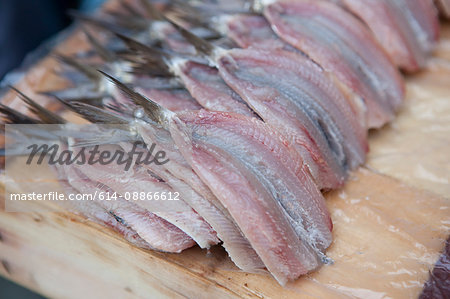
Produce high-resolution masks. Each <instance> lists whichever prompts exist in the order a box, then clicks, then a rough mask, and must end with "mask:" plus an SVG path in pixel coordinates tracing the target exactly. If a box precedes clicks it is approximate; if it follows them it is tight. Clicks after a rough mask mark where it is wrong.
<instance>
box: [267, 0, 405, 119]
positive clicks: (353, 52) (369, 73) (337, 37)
mask: <svg viewBox="0 0 450 299" xmlns="http://www.w3.org/2000/svg"><path fill="white" fill-rule="evenodd" d="M264 16H265V17H266V18H267V20H268V21H269V22H270V23H271V25H272V28H273V29H274V31H275V32H276V33H277V35H278V36H279V37H280V38H282V39H283V40H285V41H286V42H288V43H289V44H291V45H292V46H294V47H296V48H298V49H299V50H301V51H303V52H304V53H305V54H306V55H308V56H309V57H310V58H311V59H313V60H314V61H315V62H317V63H318V64H320V65H321V66H322V67H323V68H324V69H325V70H327V71H328V72H330V73H334V74H335V75H336V76H337V77H338V78H339V79H340V80H341V81H342V82H344V83H345V84H346V85H347V86H349V87H350V88H351V89H352V90H353V91H354V92H355V93H356V94H358V95H360V96H361V97H362V98H363V99H364V101H365V103H366V105H367V109H368V126H369V128H374V127H375V128H377V127H381V126H382V125H384V124H385V123H387V122H388V121H390V120H392V119H393V117H394V112H395V110H396V109H397V108H398V106H399V105H400V103H401V102H402V100H403V97H404V83H403V80H402V78H401V76H400V74H399V73H398V71H397V70H396V69H395V68H394V67H393V66H392V63H391V62H390V61H389V59H388V58H387V57H386V55H385V54H384V52H383V50H382V49H381V48H380V46H379V45H378V44H377V42H376V41H375V40H374V38H373V37H372V35H371V34H370V32H369V31H368V30H367V29H366V28H364V26H363V25H362V24H361V23H360V22H359V21H358V20H357V19H356V18H355V17H354V16H352V15H351V14H349V13H347V12H345V11H344V10H343V9H341V8H339V7H338V6H337V5H335V4H333V3H329V2H324V1H308V0H302V1H294V2H284V1H279V2H275V3H273V4H270V5H268V6H266V7H265V8H264Z"/></svg>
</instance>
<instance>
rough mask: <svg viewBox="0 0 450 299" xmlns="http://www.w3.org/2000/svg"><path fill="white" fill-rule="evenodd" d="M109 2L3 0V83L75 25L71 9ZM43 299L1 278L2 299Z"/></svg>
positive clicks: (0, 34) (0, 43)
mask: <svg viewBox="0 0 450 299" xmlns="http://www.w3.org/2000/svg"><path fill="white" fill-rule="evenodd" d="M104 1H105V0H0V81H1V80H2V79H3V78H4V76H5V74H7V73H8V72H9V71H11V70H13V69H15V68H17V67H19V66H20V65H21V64H22V62H23V60H24V58H25V57H26V55H27V54H28V53H30V52H31V51H33V50H35V49H36V48H37V47H38V46H39V45H40V44H42V43H43V42H44V41H46V40H48V39H49V38H51V37H53V36H55V35H56V34H57V33H58V32H59V31H61V30H63V29H64V28H66V27H67V26H69V25H70V24H71V22H72V20H71V18H70V17H69V16H68V15H67V11H68V10H69V9H77V10H81V11H85V12H89V11H93V10H95V9H96V8H98V7H99V6H100V5H101V4H102V2H104ZM9 298H11V299H16V298H20V299H42V298H43V297H41V296H40V295H38V294H35V293H33V292H31V291H29V290H27V289H24V288H22V287H21V286H19V285H17V284H15V283H12V282H10V281H8V280H6V279H4V278H1V277H0V299H9Z"/></svg>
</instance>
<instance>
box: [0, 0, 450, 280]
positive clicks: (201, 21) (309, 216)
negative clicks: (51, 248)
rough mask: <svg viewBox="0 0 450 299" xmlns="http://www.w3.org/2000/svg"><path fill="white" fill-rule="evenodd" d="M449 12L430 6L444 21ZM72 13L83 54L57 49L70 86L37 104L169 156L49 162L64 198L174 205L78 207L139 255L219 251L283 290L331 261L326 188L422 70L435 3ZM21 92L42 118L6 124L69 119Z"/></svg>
mask: <svg viewBox="0 0 450 299" xmlns="http://www.w3.org/2000/svg"><path fill="white" fill-rule="evenodd" d="M449 6H450V5H449V2H448V1H445V0H441V1H439V3H438V7H439V8H440V9H441V10H442V12H443V14H444V15H445V14H447V15H448V12H449ZM74 16H75V17H76V18H78V19H80V20H81V21H83V22H84V23H85V24H86V25H88V26H89V28H87V29H86V30H85V36H86V39H87V41H89V43H90V44H91V46H92V47H91V48H92V49H91V50H90V51H87V52H83V53H78V54H77V55H76V56H72V57H68V56H64V55H61V54H55V57H56V58H57V59H58V60H60V61H61V62H62V64H63V65H64V67H63V69H62V70H59V74H60V75H61V76H64V77H66V78H67V79H69V80H70V81H71V82H72V83H73V84H72V86H71V87H70V88H67V89H64V90H58V91H47V92H45V94H47V95H50V96H53V97H55V98H56V99H58V100H59V101H60V102H61V103H63V104H64V107H66V108H68V109H70V110H72V111H75V112H76V113H78V114H79V115H81V116H82V117H84V118H85V119H86V120H88V121H89V122H92V123H106V124H122V125H123V126H125V127H126V128H132V130H125V131H124V132H123V134H124V135H125V138H123V139H121V140H119V141H118V142H114V144H108V141H106V142H105V140H104V139H102V140H101V141H100V140H99V142H98V144H100V147H101V148H102V149H104V150H109V151H114V150H117V149H122V150H125V151H126V150H129V149H130V148H131V147H132V144H133V142H135V141H140V142H141V144H142V145H141V146H140V147H139V150H140V151H141V152H142V153H148V152H151V151H152V150H154V147H156V148H158V149H160V150H162V151H164V152H165V153H166V155H167V157H168V162H167V163H165V164H161V165H156V164H150V165H142V164H139V163H137V162H136V163H135V164H134V165H133V167H132V168H131V169H130V170H128V171H124V170H123V167H119V166H118V165H101V166H98V165H95V166H93V165H64V166H59V167H55V171H56V172H57V174H58V177H59V178H60V180H61V183H62V184H63V186H64V187H65V189H66V190H67V192H70V193H92V192H95V191H96V190H98V191H105V190H106V191H111V192H117V193H120V194H121V193H126V192H127V191H136V192H146V191H154V192H178V193H179V194H180V195H181V196H180V197H181V200H179V201H176V202H171V203H170V205H167V206H166V207H164V203H162V201H159V202H158V203H155V202H151V201H128V200H126V199H124V198H117V200H115V201H95V202H89V203H83V202H72V203H71V204H72V207H71V208H72V209H73V210H75V211H77V212H79V213H81V214H83V215H85V216H86V217H88V218H89V219H91V220H93V221H96V222H98V223H101V224H103V225H106V226H108V227H112V228H113V229H115V230H116V231H118V232H119V233H121V234H122V235H123V236H124V237H125V238H126V239H127V240H128V241H130V242H131V243H133V244H135V245H137V246H139V247H143V248H148V249H154V250H160V251H164V252H181V251H182V250H184V249H187V248H189V247H192V246H194V245H195V244H198V245H199V246H200V247H201V248H209V247H211V246H213V245H216V244H219V243H220V244H222V246H223V247H224V248H225V249H226V251H227V252H228V254H229V256H230V258H231V259H232V260H233V262H234V263H235V264H236V265H237V266H238V267H239V268H240V269H242V270H244V271H248V272H258V271H261V270H264V269H267V270H268V271H269V272H270V273H271V274H272V275H273V276H274V277H275V278H276V279H277V281H278V282H279V283H280V284H285V283H286V282H287V281H291V280H294V279H296V278H298V277H299V276H300V275H302V274H305V273H308V272H309V271H312V270H314V269H317V268H318V267H320V265H322V264H323V263H327V262H329V259H328V258H327V257H326V255H325V251H326V249H327V248H328V247H329V246H330V244H331V242H332V228H333V225H332V221H331V218H330V214H329V211H328V210H327V207H326V204H325V200H324V197H323V195H322V193H321V191H323V190H331V189H336V188H339V187H340V186H342V184H343V183H344V182H345V179H346V178H347V176H348V173H349V171H351V170H353V169H355V168H357V167H358V166H359V165H361V164H363V163H364V161H365V157H366V153H367V151H368V143H367V131H368V129H371V128H380V127H382V126H383V125H385V124H386V123H387V122H389V121H391V120H392V119H393V118H394V117H395V113H396V111H397V110H398V109H399V107H400V105H401V104H402V101H403V98H404V93H405V87H404V82H403V77H402V75H401V73H400V70H402V71H405V72H415V71H418V70H419V69H421V68H422V67H423V66H424V64H425V61H426V58H427V57H428V56H429V55H430V54H431V53H432V51H433V48H434V46H435V45H436V42H437V41H438V38H439V20H438V15H437V8H436V6H435V5H434V3H433V1H432V0H417V1H409V0H392V1H391V0H357V1H356V0H337V1H336V0H334V1H332V0H330V1H325V0H314V1H313V0H291V1H283V0H279V1H276V0H260V1H251V2H246V1H241V0H233V1H221V0H219V1H175V0H173V1H154V2H153V3H151V2H148V1H146V0H140V1H135V2H130V1H128V2H121V3H120V8H119V9H116V10H114V11H104V12H102V13H100V14H99V15H96V16H88V15H82V14H79V13H74ZM85 27H87V26H85ZM93 28H95V29H96V31H98V30H97V29H99V28H100V29H103V31H102V32H103V36H101V37H102V38H100V39H99V36H98V34H97V35H93V34H92V33H90V32H93V31H92V29H93ZM105 36H106V37H107V38H106V39H105V38H104V37H105ZM97 69H101V70H102V71H101V72H99V71H97ZM17 92H18V94H19V96H20V98H22V99H23V100H24V101H25V102H26V103H27V105H28V106H29V107H30V108H31V111H32V112H33V113H34V114H35V117H30V116H27V115H24V114H22V113H19V112H17V111H14V110H12V109H11V108H8V107H6V106H4V105H2V106H0V112H1V113H2V114H3V115H4V117H5V119H6V121H8V122H11V123H31V124H39V123H58V124H64V123H65V122H66V120H64V119H62V118H61V117H58V116H57V115H55V114H54V113H52V112H49V111H47V110H46V109H45V108H43V107H42V106H40V105H39V104H37V103H36V102H34V101H33V100H32V99H30V98H28V97H27V96H26V95H24V94H22V93H20V92H19V91H17ZM131 131H132V132H134V133H135V134H131V133H127V132H131ZM136 132H137V134H136ZM116 141H117V140H116ZM109 143H112V142H109ZM64 146H67V147H70V146H71V145H69V144H64ZM155 205H162V206H158V207H156V206H155ZM156 211H158V212H156Z"/></svg>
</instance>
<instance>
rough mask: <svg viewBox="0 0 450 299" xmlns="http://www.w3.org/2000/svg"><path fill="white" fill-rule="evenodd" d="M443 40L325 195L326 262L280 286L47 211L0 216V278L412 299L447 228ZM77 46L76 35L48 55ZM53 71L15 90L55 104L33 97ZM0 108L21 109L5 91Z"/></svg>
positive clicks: (43, 67)
mask: <svg viewBox="0 0 450 299" xmlns="http://www.w3.org/2000/svg"><path fill="white" fill-rule="evenodd" d="M442 35H443V36H442V41H441V42H440V44H439V47H438V49H437V50H436V53H435V55H434V57H433V58H432V59H430V61H429V63H428V66H427V68H426V70H424V71H423V72H421V73H420V74H417V75H414V76H410V77H408V78H407V90H408V93H407V99H406V101H405V105H404V107H403V109H402V110H401V111H400V113H399V115H398V118H397V119H396V120H395V121H394V122H393V123H392V124H390V125H388V126H386V127H385V128H383V129H381V130H378V131H374V132H371V134H370V135H371V136H370V145H371V151H370V154H369V157H368V161H367V163H366V165H365V166H364V167H362V168H361V169H359V170H358V171H355V172H354V173H353V174H352V175H351V178H350V180H349V181H348V183H347V184H346V185H345V187H344V188H342V190H337V191H334V192H330V193H328V194H326V198H327V203H328V206H329V209H330V211H331V214H332V218H333V222H334V231H333V235H334V242H333V244H332V246H331V247H330V248H329V250H328V251H327V254H328V256H329V257H331V258H332V259H333V260H334V264H333V265H326V266H323V267H322V268H321V269H320V270H318V271H316V272H315V273H312V274H310V275H306V276H304V277H302V278H300V279H298V280H297V281H295V282H293V283H290V284H288V285H287V286H286V287H284V288H283V287H281V286H279V285H278V284H277V283H276V281H275V280H274V279H272V278H271V277H270V276H269V275H261V274H249V273H243V272H241V271H239V270H238V269H237V268H236V267H235V266H234V265H233V264H232V262H231V261H230V260H229V258H228V257H227V255H226V253H225V251H224V250H223V249H222V248H220V247H215V248H212V249H211V250H210V251H206V250H201V249H200V248H198V247H195V248H192V249H189V250H186V251H185V252H183V253H181V254H163V253H158V252H154V251H148V250H142V249H139V248H135V247H133V246H132V245H130V244H129V243H127V242H125V241H124V240H123V239H122V238H121V237H120V236H118V235H117V234H115V233H114V232H113V231H111V230H109V229H107V228H105V227H101V226H99V225H96V224H94V223H92V222H89V221H87V220H85V219H84V218H82V217H80V216H77V215H74V214H72V213H69V212H66V211H64V210H62V209H61V208H59V207H58V206H52V209H54V210H55V212H52V213H7V212H5V211H4V210H0V275H2V276H4V277H6V278H8V279H11V280H13V281H15V282H17V283H19V284H21V285H23V286H26V287H28V288H30V289H33V290H35V291H37V292H39V293H41V294H43V295H45V296H49V297H58V298H85V297H90V298H106V297H114V298H116V297H118V298H131V297H143V298H150V297H161V296H167V297H172V298H178V297H190V298H191V297H192V298H203V297H204V298H228V297H248V298H254V297H256V298H288V297H289V298H293V297H298V298H387V297H391V298H414V297H417V296H418V295H419V294H420V292H421V290H422V286H423V284H424V282H425V281H426V280H427V279H428V275H429V271H430V270H431V269H432V268H433V265H434V263H435V261H436V260H437V259H438V256H439V253H440V252H441V250H442V249H443V247H444V243H445V239H446V238H447V237H448V235H449V233H450V201H449V194H450V184H449V182H450V24H443V32H442ZM85 47H86V42H85V40H84V39H83V37H82V36H81V35H80V34H79V33H75V34H74V35H73V36H72V37H70V38H69V39H68V40H66V41H65V42H64V43H63V44H61V45H60V46H59V47H58V50H59V51H60V52H63V53H69V54H70V53H74V52H76V51H79V50H81V49H83V48H85ZM56 67H57V66H56V62H55V61H54V60H52V59H51V58H46V59H43V60H42V61H41V62H40V63H38V64H37V65H36V66H35V67H34V68H32V69H31V70H30V71H29V72H28V74H27V75H26V76H25V77H24V78H23V79H22V80H21V81H20V82H19V83H18V84H17V85H16V86H17V87H18V88H19V89H20V90H22V91H24V92H25V93H27V94H29V95H30V96H32V97H34V98H36V99H38V100H39V102H40V103H42V104H45V105H48V106H50V107H52V106H53V107H54V105H55V104H54V102H52V101H51V100H49V99H48V98H45V97H42V96H39V95H36V94H35V91H39V90H46V89H50V88H57V87H61V86H63V85H64V84H65V83H64V82H63V81H62V80H61V79H60V78H58V77H57V76H55V75H54V74H53V73H52V72H53V70H54V69H55V68H56ZM2 102H3V103H7V104H9V105H11V106H13V107H17V108H19V109H22V110H23V109H24V107H23V105H22V104H21V103H20V102H19V101H17V99H16V98H15V96H14V95H13V94H11V93H10V94H7V95H6V96H5V97H4V98H3V99H2ZM53 107H52V108H53ZM4 179H5V177H4V175H3V176H2V180H4ZM2 193H3V192H2ZM0 204H2V205H3V204H4V198H2V199H1V201H0Z"/></svg>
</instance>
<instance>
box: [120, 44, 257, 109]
mask: <svg viewBox="0 0 450 299" xmlns="http://www.w3.org/2000/svg"><path fill="white" fill-rule="evenodd" d="M121 38H122V39H123V40H124V41H125V43H127V44H128V46H129V47H130V50H131V51H132V53H133V54H135V55H137V56H140V57H141V58H142V60H144V61H146V60H150V61H155V60H158V61H164V62H165V66H161V67H162V68H167V69H168V71H170V72H171V73H172V74H173V75H174V76H175V77H177V78H179V80H180V82H182V83H183V85H184V86H185V88H186V89H187V90H188V91H189V92H190V94H191V95H192V96H193V97H194V98H195V99H196V100H197V102H198V103H199V104H200V105H202V106H203V107H204V108H206V109H210V110H215V111H227V112H236V113H241V114H244V115H249V116H255V114H254V113H253V112H252V110H251V109H250V108H249V107H248V106H247V105H246V104H245V102H244V101H243V100H242V99H241V98H240V96H239V95H238V94H237V93H236V92H235V91H233V90H232V89H231V88H230V87H228V85H227V84H226V83H225V82H224V81H223V80H222V78H221V77H220V75H219V73H218V71H217V70H216V69H215V68H213V67H210V66H207V65H205V64H200V63H197V62H194V61H191V60H190V59H188V58H183V57H181V56H179V53H177V54H173V53H172V54H167V53H164V52H160V51H154V50H152V49H150V48H149V47H147V46H146V45H144V44H142V43H139V42H137V41H135V40H133V39H131V38H127V37H124V36H121ZM183 42H184V43H186V44H188V45H190V46H192V45H191V44H189V43H188V42H186V41H185V40H183ZM145 65H148V63H144V65H143V66H142V68H144V67H145ZM156 101H157V100H156Z"/></svg>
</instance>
